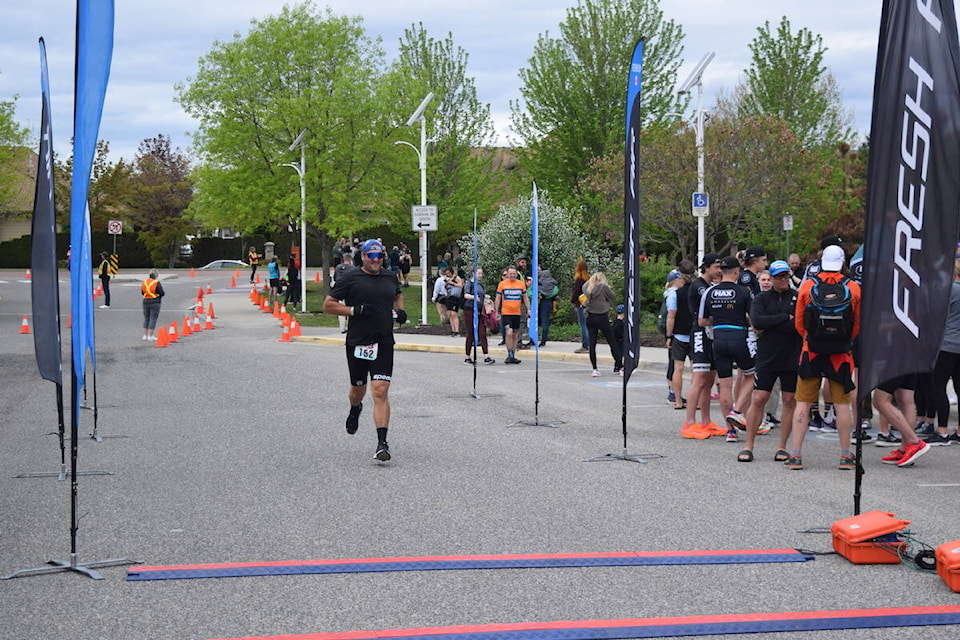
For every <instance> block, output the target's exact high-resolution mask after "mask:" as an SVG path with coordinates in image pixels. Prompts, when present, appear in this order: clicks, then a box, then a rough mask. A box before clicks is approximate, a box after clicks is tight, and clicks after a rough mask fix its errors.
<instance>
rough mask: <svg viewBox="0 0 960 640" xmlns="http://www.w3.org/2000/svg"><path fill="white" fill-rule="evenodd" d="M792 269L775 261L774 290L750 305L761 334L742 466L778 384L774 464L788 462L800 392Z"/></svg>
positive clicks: (749, 458) (750, 455)
mask: <svg viewBox="0 0 960 640" xmlns="http://www.w3.org/2000/svg"><path fill="white" fill-rule="evenodd" d="M791 275H792V272H791V270H790V265H788V264H787V263H786V262H785V261H783V260H776V261H774V262H773V264H771V265H770V277H771V279H772V281H773V287H772V288H771V289H770V290H768V291H762V292H761V293H760V294H759V295H758V296H756V297H754V299H753V302H752V303H751V305H750V322H751V323H752V324H753V327H754V328H755V329H756V330H757V331H758V332H759V333H760V338H759V340H758V341H757V358H756V365H757V372H756V380H755V382H754V386H753V393H752V395H751V397H750V406H749V408H748V409H747V441H746V444H745V446H744V449H743V451H741V452H740V454H739V455H738V456H737V460H739V461H740V462H751V461H753V449H754V443H755V440H756V436H757V433H758V429H759V427H760V423H761V421H762V419H763V414H764V410H765V407H766V404H767V401H768V400H769V399H770V396H771V394H772V393H773V390H774V385H775V383H776V382H778V381H779V383H780V394H781V398H782V400H783V414H782V415H783V420H782V422H781V425H780V426H781V430H780V442H779V445H778V446H777V451H776V453H775V454H774V460H776V461H778V462H786V461H787V459H788V458H789V457H790V454H789V452H788V451H787V446H788V445H787V443H788V438H789V436H790V433H791V430H792V428H793V414H794V410H795V409H796V399H795V397H794V392H795V391H796V389H797V364H798V362H799V359H800V347H801V344H802V341H801V339H800V334H799V333H797V328H796V325H795V324H794V322H793V320H794V314H796V312H797V292H796V290H795V289H794V288H793V287H791V286H790V277H791Z"/></svg>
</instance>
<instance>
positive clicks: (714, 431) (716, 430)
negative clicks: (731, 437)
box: [702, 422, 727, 436]
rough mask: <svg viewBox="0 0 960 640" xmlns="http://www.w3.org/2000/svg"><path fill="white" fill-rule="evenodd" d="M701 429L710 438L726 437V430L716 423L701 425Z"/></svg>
mask: <svg viewBox="0 0 960 640" xmlns="http://www.w3.org/2000/svg"><path fill="white" fill-rule="evenodd" d="M702 429H703V430H704V431H706V432H707V433H709V434H710V435H711V436H725V435H727V428H726V427H721V426H720V425H718V424H717V423H716V422H708V423H707V424H705V425H703V427H702Z"/></svg>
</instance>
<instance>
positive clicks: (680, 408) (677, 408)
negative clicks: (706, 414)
mask: <svg viewBox="0 0 960 640" xmlns="http://www.w3.org/2000/svg"><path fill="white" fill-rule="evenodd" d="M681 400H683V404H681V405H680V406H679V407H678V406H677V405H673V409H674V411H680V410H682V409H686V408H687V399H686V398H681Z"/></svg>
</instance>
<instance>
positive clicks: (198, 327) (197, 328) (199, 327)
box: [191, 316, 203, 333]
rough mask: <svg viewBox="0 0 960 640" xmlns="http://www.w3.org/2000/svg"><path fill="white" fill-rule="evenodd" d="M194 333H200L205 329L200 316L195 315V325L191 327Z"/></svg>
mask: <svg viewBox="0 0 960 640" xmlns="http://www.w3.org/2000/svg"><path fill="white" fill-rule="evenodd" d="M191 330H192V331H193V333H200V332H201V331H203V325H201V324H200V316H193V326H192V327H191Z"/></svg>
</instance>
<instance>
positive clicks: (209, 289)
mask: <svg viewBox="0 0 960 640" xmlns="http://www.w3.org/2000/svg"><path fill="white" fill-rule="evenodd" d="M207 293H213V289H211V288H210V283H209V282H208V283H207Z"/></svg>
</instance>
